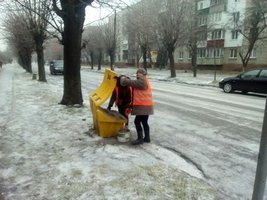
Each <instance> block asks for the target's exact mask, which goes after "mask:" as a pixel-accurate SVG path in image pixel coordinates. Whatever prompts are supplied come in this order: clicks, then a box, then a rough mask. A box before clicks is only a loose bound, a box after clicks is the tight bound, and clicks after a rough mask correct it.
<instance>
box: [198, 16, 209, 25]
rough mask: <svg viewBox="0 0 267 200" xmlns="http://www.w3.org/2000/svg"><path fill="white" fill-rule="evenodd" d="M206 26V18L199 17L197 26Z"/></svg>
mask: <svg viewBox="0 0 267 200" xmlns="http://www.w3.org/2000/svg"><path fill="white" fill-rule="evenodd" d="M206 24H207V16H200V17H199V26H203V25H206Z"/></svg>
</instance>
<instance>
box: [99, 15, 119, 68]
mask: <svg viewBox="0 0 267 200" xmlns="http://www.w3.org/2000/svg"><path fill="white" fill-rule="evenodd" d="M116 20H117V19H116V11H115V14H114V15H113V17H111V18H110V20H109V22H108V23H106V24H104V25H102V26H101V29H102V33H103V42H104V48H105V50H106V51H107V53H108V55H109V58H110V69H112V70H114V66H113V65H114V62H115V51H116V40H117V38H116V37H117V35H116Z"/></svg>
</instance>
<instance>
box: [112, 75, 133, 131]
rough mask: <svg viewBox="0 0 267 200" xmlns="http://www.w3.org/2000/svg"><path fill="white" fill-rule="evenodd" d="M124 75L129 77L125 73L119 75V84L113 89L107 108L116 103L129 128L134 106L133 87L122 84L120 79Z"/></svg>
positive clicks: (126, 126)
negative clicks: (129, 117) (129, 118)
mask: <svg viewBox="0 0 267 200" xmlns="http://www.w3.org/2000/svg"><path fill="white" fill-rule="evenodd" d="M122 77H124V78H128V77H126V76H125V75H121V76H119V77H117V84H116V87H115V89H114V90H113V93H112V96H111V98H110V100H109V104H108V107H107V109H108V110H110V109H111V107H112V106H113V104H114V103H115V105H116V106H117V107H118V111H119V113H120V114H122V115H123V116H124V117H125V118H126V119H127V122H126V124H125V128H126V129H128V116H129V114H130V112H131V106H132V88H131V87H129V86H122V85H121V84H120V79H121V78H122Z"/></svg>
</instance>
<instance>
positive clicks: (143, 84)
mask: <svg viewBox="0 0 267 200" xmlns="http://www.w3.org/2000/svg"><path fill="white" fill-rule="evenodd" d="M120 83H121V85H122V86H131V87H132V90H133V103H132V104H133V109H132V112H131V114H132V115H135V119H134V124H135V128H136V132H137V139H136V140H135V141H133V142H132V144H133V145H139V144H143V143H144V142H147V143H149V142H150V127H149V124H148V118H149V115H152V114H154V102H153V98H152V89H151V86H150V82H149V80H148V78H147V72H146V70H145V69H143V68H139V69H138V70H137V72H136V80H131V79H129V78H125V77H122V78H121V79H120ZM143 132H144V134H145V137H144V138H143Z"/></svg>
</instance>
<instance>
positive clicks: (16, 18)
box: [3, 10, 34, 73]
mask: <svg viewBox="0 0 267 200" xmlns="http://www.w3.org/2000/svg"><path fill="white" fill-rule="evenodd" d="M3 26H4V30H5V32H6V39H7V41H8V44H9V47H10V49H11V50H12V52H13V54H14V55H15V56H17V61H18V63H19V64H20V65H21V66H22V67H23V68H24V69H25V70H26V71H27V72H29V73H32V65H31V61H32V53H33V51H34V41H33V38H32V37H31V35H30V32H29V30H28V29H27V27H26V24H25V15H23V13H16V12H13V11H12V10H9V12H8V15H7V16H6V19H5V21H4V24H3Z"/></svg>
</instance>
